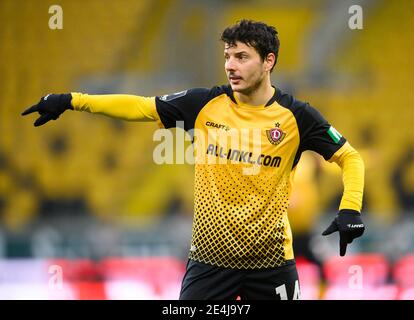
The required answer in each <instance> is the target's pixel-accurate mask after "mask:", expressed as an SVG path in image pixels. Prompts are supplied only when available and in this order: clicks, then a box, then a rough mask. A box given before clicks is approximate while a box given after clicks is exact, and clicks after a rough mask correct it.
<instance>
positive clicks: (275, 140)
mask: <svg viewBox="0 0 414 320" xmlns="http://www.w3.org/2000/svg"><path fill="white" fill-rule="evenodd" d="M275 126H276V128H273V129H270V130H266V136H267V139H269V141H270V143H271V144H274V145H278V144H279V143H281V142H282V141H283V139H284V138H285V136H286V132H284V131H283V130H282V129H280V128H279V126H280V123H279V122H277V123H276V124H275Z"/></svg>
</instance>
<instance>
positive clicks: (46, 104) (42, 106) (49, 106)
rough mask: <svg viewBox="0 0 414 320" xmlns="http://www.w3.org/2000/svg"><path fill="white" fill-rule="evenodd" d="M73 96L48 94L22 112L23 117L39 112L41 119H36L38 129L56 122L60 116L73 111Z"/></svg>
mask: <svg viewBox="0 0 414 320" xmlns="http://www.w3.org/2000/svg"><path fill="white" fill-rule="evenodd" d="M71 101H72V95H71V94H70V93H67V94H48V95H47V96H44V97H42V98H41V99H40V101H39V102H38V103H37V104H35V105H34V106H31V107H30V108H27V109H26V110H25V111H23V112H22V116H25V115H27V114H30V113H32V112H39V114H40V117H39V118H37V119H36V121H35V123H34V126H35V127H38V126H41V125H43V124H45V123H46V122H48V121H50V120H56V119H57V118H59V116H60V115H61V114H62V113H63V112H65V111H66V110H68V109H72V110H73V107H72V105H71Z"/></svg>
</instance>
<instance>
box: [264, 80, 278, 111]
mask: <svg viewBox="0 0 414 320" xmlns="http://www.w3.org/2000/svg"><path fill="white" fill-rule="evenodd" d="M272 87H273V88H275V93H274V94H273V97H271V98H270V100H269V101H268V102H267V103H266V105H265V107H268V106H270V105H271V104H272V103H273V102H275V101H276V100H277V88H276V87H275V86H273V85H272Z"/></svg>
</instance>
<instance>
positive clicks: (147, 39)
mask: <svg viewBox="0 0 414 320" xmlns="http://www.w3.org/2000/svg"><path fill="white" fill-rule="evenodd" d="M54 4H58V5H60V6H61V7H62V9H63V29H62V30H51V29H49V27H48V22H49V18H50V17H51V14H49V13H48V11H49V7H50V6H51V5H54ZM353 4H359V5H361V6H362V8H363V10H364V11H363V13H364V16H363V18H364V20H363V27H364V28H363V30H351V29H350V28H349V27H348V19H349V18H350V16H351V15H350V14H349V13H348V8H349V7H350V6H351V5H353ZM413 13H414V2H412V1H409V0H400V1H385V0H383V1H381V0H372V1H368V0H366V1H362V0H359V1H339V0H338V1H336V0H331V1H328V0H311V1H308V0H307V1H304V0H303V1H287V0H286V1H276V0H275V1H270V0H269V1H265V0H261V1H258V0H255V1H254V2H253V1H247V0H245V1H241V0H240V1H236V0H233V1H230V0H227V1H219V0H209V1H201V0H199V1H190V0H135V1H133V0H119V1H110V0H82V1H81V0H71V1H69V0H58V1H54V0H53V1H49V0H0V39H1V41H0V74H1V80H0V101H1V106H0V299H176V298H178V291H179V287H180V281H181V278H182V275H183V272H184V267H185V262H186V256H187V250H188V248H189V241H190V236H191V223H192V206H193V203H192V201H193V189H192V188H193V169H192V167H191V166H190V165H163V166H158V165H156V164H154V163H153V160H152V151H153V149H154V147H155V145H156V142H154V141H152V134H153V132H154V130H155V129H156V128H157V127H156V124H154V123H128V122H122V121H118V120H113V119H109V118H105V117H102V116H96V115H90V114H86V113H85V114H80V113H75V112H67V113H65V115H64V116H62V117H61V118H60V119H59V121H57V122H52V123H49V124H48V125H46V126H44V127H40V128H34V127H33V125H32V123H33V121H34V117H33V118H30V119H23V118H21V116H20V113H21V111H22V110H24V109H25V108H26V107H28V106H30V105H32V104H34V103H36V102H37V101H38V100H39V98H40V97H41V96H43V95H46V94H47V93H50V92H55V93H63V92H71V91H78V92H85V93H91V94H93V93H95V94H103V93H129V94H139V95H145V96H151V95H161V94H166V93H171V92H176V91H180V90H183V89H185V88H191V87H199V86H206V87H211V86H213V85H215V84H222V83H225V82H226V78H225V74H224V72H223V58H222V45H221V43H220V41H219V35H220V31H222V29H223V28H224V27H225V26H227V25H229V24H234V23H235V22H236V21H237V20H239V19H241V18H249V19H255V20H261V21H265V22H267V23H269V24H272V25H274V26H276V28H277V30H278V31H279V36H280V40H281V48H280V56H279V60H278V65H277V66H276V69H275V71H274V72H273V81H274V84H276V85H277V86H279V87H280V88H282V89H283V90H286V91H289V92H291V93H293V94H294V95H296V96H297V97H298V98H299V99H301V100H305V101H309V102H310V103H311V104H312V105H314V106H315V107H317V108H318V109H319V110H320V111H321V112H322V113H323V114H324V115H325V117H326V118H327V119H328V120H329V121H330V122H332V123H333V124H334V125H335V127H336V128H337V129H338V130H339V131H340V132H341V133H342V134H343V135H344V136H345V137H347V138H348V139H349V140H350V141H351V143H352V145H353V146H354V147H355V148H356V149H357V150H359V151H360V152H361V154H362V156H363V158H364V160H365V164H366V187H365V197H364V209H363V214H364V221H365V222H366V224H367V230H366V233H365V235H364V236H363V237H362V238H359V239H358V240H356V241H354V243H353V244H352V245H351V246H350V247H348V254H347V257H345V258H339V255H338V251H339V249H338V238H337V237H336V236H331V237H329V238H325V237H322V236H321V235H320V234H321V232H322V231H323V229H324V228H325V227H326V226H327V225H328V224H329V223H330V221H331V219H332V217H333V216H334V215H335V214H336V209H337V206H338V204H339V198H340V196H341V192H342V182H341V176H340V170H339V168H337V167H336V165H335V164H332V165H331V164H328V163H325V162H324V161H323V160H322V158H320V157H319V156H317V155H315V154H313V153H307V154H306V156H304V159H303V160H302V162H301V163H300V165H299V169H298V172H297V174H296V181H295V187H294V194H293V195H292V204H291V212H290V215H289V219H290V221H291V224H292V228H293V235H294V242H295V249H296V258H297V262H298V269H299V274H300V280H301V284H302V296H303V298H304V299H413V298H414V219H413V218H414V135H413V134H412V132H411V129H412V121H413V119H414V109H413V107H412V106H413V105H414V98H413V95H412V93H413V90H414V84H413V81H412V70H413V66H414V61H413V59H412V51H413V49H414V41H413V40H414V32H413V31H412V30H413V27H414V22H413V20H412V16H413ZM353 266H354V267H355V266H359V267H361V270H362V271H363V286H362V289H361V288H360V287H359V288H357V290H356V289H355V288H352V286H350V279H351V278H352V276H353V275H354V274H353V271H352V270H353V269H352V268H353ZM60 272H61V273H60ZM60 280H62V281H63V282H60Z"/></svg>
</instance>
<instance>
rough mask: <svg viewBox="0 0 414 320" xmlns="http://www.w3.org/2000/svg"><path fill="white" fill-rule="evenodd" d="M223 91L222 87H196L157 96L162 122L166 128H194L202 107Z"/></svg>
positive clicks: (157, 105)
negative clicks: (181, 125) (181, 126)
mask: <svg viewBox="0 0 414 320" xmlns="http://www.w3.org/2000/svg"><path fill="white" fill-rule="evenodd" d="M221 93H223V90H222V88H220V87H214V88H212V89H208V88H194V89H189V90H185V91H180V92H177V93H173V94H169V95H163V96H157V97H155V105H156V111H157V114H158V116H159V119H160V123H161V124H162V126H163V127H164V128H166V129H168V128H174V127H177V126H180V123H177V122H181V123H182V124H183V126H184V129H185V130H186V131H188V130H191V129H193V128H194V123H195V120H196V118H197V116H198V114H199V112H200V111H201V109H202V108H203V107H204V106H205V105H206V104H207V103H208V101H210V100H212V99H213V98H215V97H216V96H218V95H220V94H221Z"/></svg>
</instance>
